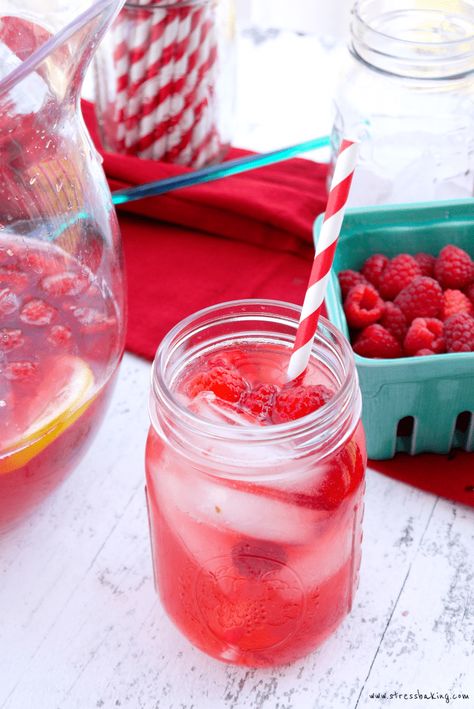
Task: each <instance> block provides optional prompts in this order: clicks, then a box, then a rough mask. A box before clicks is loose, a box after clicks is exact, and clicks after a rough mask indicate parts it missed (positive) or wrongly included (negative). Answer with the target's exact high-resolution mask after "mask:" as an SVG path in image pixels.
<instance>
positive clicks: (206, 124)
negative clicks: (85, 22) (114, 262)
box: [94, 0, 236, 168]
mask: <svg viewBox="0 0 474 709" xmlns="http://www.w3.org/2000/svg"><path fill="white" fill-rule="evenodd" d="M235 39H236V35H235V16H234V6H233V0H141V1H140V0H135V2H126V3H125V5H124V6H123V8H122V11H121V12H120V14H119V15H118V17H117V18H116V20H115V22H114V24H113V26H112V28H111V29H110V31H109V32H108V33H107V35H106V36H105V38H104V40H103V42H102V44H101V46H100V47H99V50H98V52H97V54H96V57H95V60H94V86H95V89H94V94H95V107H96V114H97V119H98V124H99V131H100V136H101V140H102V144H103V146H104V148H105V149H106V150H107V151H110V152H116V153H122V154H129V155H136V156H138V157H141V158H148V159H152V160H161V161H163V162H170V163H177V164H180V165H185V166H188V167H195V168H199V167H202V166H204V165H207V164H210V163H215V162H219V161H220V160H221V159H222V158H223V157H224V155H225V153H226V151H227V148H228V147H229V145H230V140H231V134H232V126H233V115H234V94H235Z"/></svg>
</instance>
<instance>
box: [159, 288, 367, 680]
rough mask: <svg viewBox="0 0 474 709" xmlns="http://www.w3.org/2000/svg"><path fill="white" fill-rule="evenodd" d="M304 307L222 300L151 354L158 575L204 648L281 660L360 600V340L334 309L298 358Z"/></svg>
mask: <svg viewBox="0 0 474 709" xmlns="http://www.w3.org/2000/svg"><path fill="white" fill-rule="evenodd" d="M298 317H299V309H298V308H297V307H296V306H294V305H290V304H286V303H281V302H277V301H252V300H248V301H238V302H233V303H225V304H220V305H216V306H213V307H211V308H208V309H206V310H202V311H200V312H198V313H196V314H195V315H192V316H191V317H189V318H188V319H187V320H184V321H183V322H181V323H180V324H179V325H177V326H176V327H175V328H174V329H173V330H172V331H171V332H170V333H169V334H168V336H167V337H166V338H165V339H164V341H163V342H162V344H161V346H160V348H159V350H158V352H157V356H156V360H155V363H154V368H153V378H152V394H151V406H150V410H151V420H152V425H151V428H150V433H149V437H148V442H147V451H146V471H147V499H148V511H149V519H150V532H151V540H152V550H153V562H154V571H155V583H156V587H157V591H158V592H159V594H160V596H161V600H162V602H163V605H164V607H165V609H166V611H167V613H168V615H169V616H170V618H171V619H172V621H173V622H174V623H175V625H176V626H177V627H178V628H179V629H180V630H181V631H182V633H184V635H185V636H186V637H187V638H188V639H189V640H190V641H191V642H192V643H193V644H194V645H196V646H197V647H198V648H200V649H201V650H203V651H204V652H206V653H208V654H209V655H211V656H213V657H215V658H218V659H220V660H223V661H225V662H230V663H235V664H239V665H248V666H271V665H276V664H282V663H286V662H291V661H292V660H295V659H297V658H299V657H302V656H304V655H306V654H307V653H309V652H311V651H312V650H313V649H314V648H316V647H318V646H319V645H320V644H321V643H322V642H323V641H324V640H325V639H326V638H327V637H328V636H329V635H330V634H331V633H332V632H333V631H334V630H335V629H336V628H337V626H338V625H339V624H340V622H341V621H342V620H343V618H344V617H345V616H346V615H347V613H348V612H349V611H350V609H351V605H352V601H353V597H354V593H355V590H356V587H357V579H358V570H359V564H360V547H361V538H362V531H361V523H362V513H363V499H362V498H363V491H364V472H365V467H366V452H365V439H364V432H363V429H362V426H361V423H360V410H361V397H360V391H359V385H358V380H357V374H356V370H355V366H354V362H353V357H352V352H351V349H350V346H349V344H348V343H347V341H346V340H345V339H344V337H343V336H342V335H341V333H339V332H338V331H337V330H336V329H335V328H334V327H333V325H331V324H330V323H329V322H328V321H327V320H325V319H324V318H322V319H321V322H320V325H319V327H318V332H317V336H316V339H315V343H314V347H313V351H312V355H311V359H310V363H309V366H308V368H307V370H306V372H305V373H304V375H302V376H301V377H300V378H298V380H296V381H294V382H290V383H288V382H287V381H286V370H287V366H288V360H289V356H290V352H291V345H292V342H293V341H294V336H295V332H296V327H297V324H298Z"/></svg>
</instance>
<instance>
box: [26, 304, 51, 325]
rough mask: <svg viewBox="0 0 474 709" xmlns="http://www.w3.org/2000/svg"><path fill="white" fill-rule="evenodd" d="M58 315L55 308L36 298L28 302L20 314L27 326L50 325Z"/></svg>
mask: <svg viewBox="0 0 474 709" xmlns="http://www.w3.org/2000/svg"><path fill="white" fill-rule="evenodd" d="M55 314H56V310H55V308H53V306H52V305H49V304H48V303H45V301H44V300H40V299H39V298H36V299H34V300H30V301H28V303H26V304H25V305H24V306H23V308H22V309H21V313H20V320H22V321H23V322H24V323H26V324H27V325H38V326H39V327H41V326H43V325H49V324H50V323H51V321H52V320H53V318H54V316H55Z"/></svg>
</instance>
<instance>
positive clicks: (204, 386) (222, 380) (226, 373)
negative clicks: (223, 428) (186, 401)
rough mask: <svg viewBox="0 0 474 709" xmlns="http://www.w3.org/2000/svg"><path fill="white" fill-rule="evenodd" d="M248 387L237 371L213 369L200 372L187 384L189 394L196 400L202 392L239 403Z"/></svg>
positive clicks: (222, 368) (224, 368) (223, 368)
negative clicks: (210, 392)
mask: <svg viewBox="0 0 474 709" xmlns="http://www.w3.org/2000/svg"><path fill="white" fill-rule="evenodd" d="M246 389H247V387H246V385H245V381H244V380H243V378H242V377H241V376H240V374H239V372H238V371H237V370H236V369H228V368H227V367H212V369H209V370H206V371H204V372H198V373H197V374H195V375H194V377H192V378H191V380H190V381H189V382H188V383H187V387H186V390H187V393H188V395H189V396H190V397H192V398H194V397H195V396H197V395H198V394H199V393H200V392H202V391H212V392H214V394H215V395H216V396H218V397H219V398H220V399H224V401H238V400H239V399H240V397H241V396H242V394H243V393H244V392H245V391H246Z"/></svg>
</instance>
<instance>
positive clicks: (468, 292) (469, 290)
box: [464, 283, 474, 308]
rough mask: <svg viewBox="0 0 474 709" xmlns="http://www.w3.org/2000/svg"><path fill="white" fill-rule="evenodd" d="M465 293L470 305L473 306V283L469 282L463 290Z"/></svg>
mask: <svg viewBox="0 0 474 709" xmlns="http://www.w3.org/2000/svg"><path fill="white" fill-rule="evenodd" d="M464 292H465V294H466V295H467V297H468V298H469V300H470V301H471V305H472V307H473V308H474V283H471V284H470V285H469V286H468V287H467V288H466V289H465V290H464Z"/></svg>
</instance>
